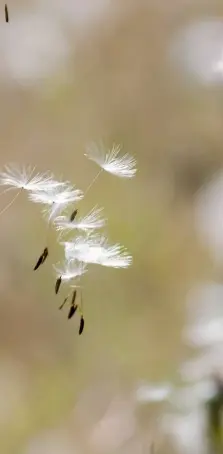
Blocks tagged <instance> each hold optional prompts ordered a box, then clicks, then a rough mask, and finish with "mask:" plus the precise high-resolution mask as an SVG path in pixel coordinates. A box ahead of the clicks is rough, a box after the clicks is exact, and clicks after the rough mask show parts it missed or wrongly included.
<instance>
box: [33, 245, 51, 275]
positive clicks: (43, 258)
mask: <svg viewBox="0 0 223 454" xmlns="http://www.w3.org/2000/svg"><path fill="white" fill-rule="evenodd" d="M48 254H49V251H48V248H47V247H46V248H45V249H44V251H43V253H42V254H41V256H40V257H39V258H38V260H37V262H36V265H35V266H34V268H33V270H34V271H36V270H37V269H38V268H39V267H40V265H42V264H43V263H44V262H45V260H46V258H47V256H48Z"/></svg>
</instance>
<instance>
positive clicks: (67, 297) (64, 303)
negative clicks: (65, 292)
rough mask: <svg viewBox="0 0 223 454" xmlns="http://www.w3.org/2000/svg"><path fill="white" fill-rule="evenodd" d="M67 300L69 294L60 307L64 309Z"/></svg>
mask: <svg viewBox="0 0 223 454" xmlns="http://www.w3.org/2000/svg"><path fill="white" fill-rule="evenodd" d="M67 300H68V296H67V297H66V298H65V299H64V300H63V302H62V304H61V306H60V307H59V309H63V307H64V304H66V302H67Z"/></svg>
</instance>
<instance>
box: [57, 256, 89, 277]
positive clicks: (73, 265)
mask: <svg viewBox="0 0 223 454" xmlns="http://www.w3.org/2000/svg"><path fill="white" fill-rule="evenodd" d="M55 271H56V273H57V275H58V276H61V279H62V281H65V282H69V281H71V280H73V279H75V278H76V277H80V276H82V275H83V274H85V273H86V272H87V267H86V264H83V263H79V262H78V261H76V260H68V261H66V262H65V263H64V266H63V267H62V268H57V267H55Z"/></svg>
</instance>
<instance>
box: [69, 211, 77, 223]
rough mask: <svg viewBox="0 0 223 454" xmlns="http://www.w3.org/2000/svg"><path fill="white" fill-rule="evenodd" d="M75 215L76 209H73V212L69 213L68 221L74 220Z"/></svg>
mask: <svg viewBox="0 0 223 454" xmlns="http://www.w3.org/2000/svg"><path fill="white" fill-rule="evenodd" d="M76 216H77V210H74V211H73V213H71V215H70V221H71V222H72V221H74V219H75V218H76Z"/></svg>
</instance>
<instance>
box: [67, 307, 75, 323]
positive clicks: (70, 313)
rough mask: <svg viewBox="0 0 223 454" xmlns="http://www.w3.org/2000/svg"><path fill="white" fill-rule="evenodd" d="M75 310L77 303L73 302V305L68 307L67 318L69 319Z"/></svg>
mask: <svg viewBox="0 0 223 454" xmlns="http://www.w3.org/2000/svg"><path fill="white" fill-rule="evenodd" d="M76 310H77V304H74V305H73V306H71V307H70V310H69V314H68V320H70V319H71V318H72V317H73V315H74V314H75V312H76Z"/></svg>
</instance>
